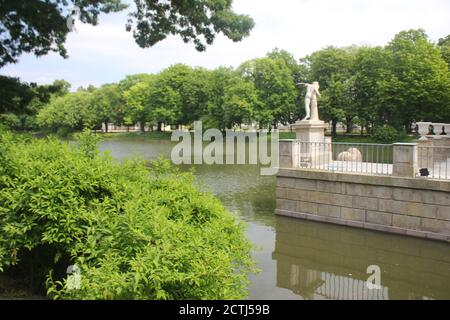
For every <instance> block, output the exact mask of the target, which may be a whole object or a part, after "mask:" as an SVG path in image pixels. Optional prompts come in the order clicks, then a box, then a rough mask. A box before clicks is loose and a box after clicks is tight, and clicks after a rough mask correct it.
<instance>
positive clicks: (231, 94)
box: [223, 78, 260, 129]
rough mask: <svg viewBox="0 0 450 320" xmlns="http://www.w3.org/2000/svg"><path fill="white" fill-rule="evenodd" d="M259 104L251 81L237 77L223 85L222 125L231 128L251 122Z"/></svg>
mask: <svg viewBox="0 0 450 320" xmlns="http://www.w3.org/2000/svg"><path fill="white" fill-rule="evenodd" d="M259 105H260V101H259V99H258V94H257V91H256V89H255V85H254V84H253V82H251V81H246V80H244V79H240V78H237V79H236V81H234V82H233V83H231V84H229V85H228V86H227V87H225V92H224V105H223V108H224V118H223V123H224V126H225V127H226V128H228V129H232V128H233V126H235V125H242V124H244V123H246V124H251V123H252V121H253V119H254V115H255V110H258V106H259Z"/></svg>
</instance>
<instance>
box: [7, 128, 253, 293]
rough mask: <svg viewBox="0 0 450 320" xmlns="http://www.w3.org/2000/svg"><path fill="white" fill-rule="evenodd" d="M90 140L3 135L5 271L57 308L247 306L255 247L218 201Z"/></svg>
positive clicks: (162, 165)
mask: <svg viewBox="0 0 450 320" xmlns="http://www.w3.org/2000/svg"><path fill="white" fill-rule="evenodd" d="M82 136H83V138H82V139H81V140H80V141H79V142H78V144H77V145H78V147H77V146H76V145H73V144H70V145H69V144H66V143H62V142H60V141H58V140H56V139H41V140H35V139H29V138H20V137H15V136H12V135H11V134H8V133H2V134H1V135H0V219H1V221H2V224H1V226H0V270H5V271H7V272H16V273H18V276H21V277H22V278H25V279H29V277H28V276H27V275H28V274H30V273H31V274H32V275H34V277H35V280H36V281H37V282H38V284H41V285H42V284H43V283H44V282H45V283H46V288H47V293H48V295H49V297H51V298H55V299H57V298H60V299H241V298H245V297H246V295H247V284H248V280H247V273H248V272H249V271H251V270H252V269H253V263H252V261H251V258H250V248H251V245H250V243H249V242H248V241H247V240H246V239H245V237H244V231H243V225H242V224H241V223H239V222H237V221H236V218H235V217H234V216H233V215H231V214H230V213H229V212H227V211H226V210H225V209H224V207H223V206H222V204H221V203H220V202H219V200H217V199H216V198H214V197H213V196H211V195H210V194H206V193H203V192H200V191H198V189H197V188H196V187H195V186H194V183H193V181H194V178H193V175H192V174H188V173H181V172H178V171H177V170H176V169H173V168H170V169H169V167H170V166H169V165H168V164H167V163H166V162H161V161H159V162H156V163H155V164H153V166H152V168H148V167H147V166H146V165H145V163H144V162H141V161H138V160H134V161H126V162H125V163H123V164H120V163H117V162H115V161H113V160H112V159H111V158H110V157H109V156H107V155H105V154H98V155H95V154H92V153H91V151H92V143H93V140H92V138H89V137H88V133H84V134H83V135H82ZM74 264H76V265H77V266H78V268H79V269H80V270H81V287H80V289H79V290H71V288H70V286H68V282H67V281H68V276H67V274H66V273H65V272H66V269H67V267H68V266H69V265H74ZM32 270H33V272H32ZM45 279H47V280H46V281H45Z"/></svg>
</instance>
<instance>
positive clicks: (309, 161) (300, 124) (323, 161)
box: [291, 120, 332, 169]
mask: <svg viewBox="0 0 450 320" xmlns="http://www.w3.org/2000/svg"><path fill="white" fill-rule="evenodd" d="M291 127H292V129H294V130H295V132H296V134H297V140H299V143H298V146H299V150H298V152H297V154H298V156H299V159H298V160H297V161H296V162H297V165H298V166H299V167H303V168H315V169H320V168H322V167H323V168H324V166H326V165H327V164H328V163H329V162H330V160H332V156H331V155H332V145H331V143H330V142H331V140H330V139H326V138H325V129H326V128H327V127H328V125H327V124H326V123H325V122H323V121H320V120H302V121H297V122H296V123H295V124H292V125H291Z"/></svg>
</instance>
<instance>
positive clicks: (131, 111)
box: [123, 79, 153, 132]
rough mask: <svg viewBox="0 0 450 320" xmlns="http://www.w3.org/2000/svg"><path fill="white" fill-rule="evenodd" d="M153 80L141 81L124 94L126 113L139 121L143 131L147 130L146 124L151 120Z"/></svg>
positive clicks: (135, 120)
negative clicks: (150, 101)
mask: <svg viewBox="0 0 450 320" xmlns="http://www.w3.org/2000/svg"><path fill="white" fill-rule="evenodd" d="M152 82H153V79H152V80H149V81H145V82H139V83H137V84H135V85H134V86H132V87H131V88H130V89H129V90H127V91H125V92H124V94H123V99H124V101H125V105H126V108H127V109H126V112H125V113H126V114H127V115H128V116H130V117H131V119H132V120H133V122H134V123H136V122H139V123H140V126H141V131H142V132H144V131H145V124H146V123H147V122H148V121H149V120H150V108H149V107H150V106H149V100H150V86H151V83H152Z"/></svg>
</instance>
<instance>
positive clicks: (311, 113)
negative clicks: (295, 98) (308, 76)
mask: <svg viewBox="0 0 450 320" xmlns="http://www.w3.org/2000/svg"><path fill="white" fill-rule="evenodd" d="M297 84H301V85H304V86H305V87H306V96H305V111H306V117H304V118H303V120H310V121H319V107H318V105H317V97H320V92H319V88H320V86H319V82H317V81H315V82H313V83H312V84H310V83H303V82H300V83H297ZM310 105H311V107H310Z"/></svg>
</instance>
